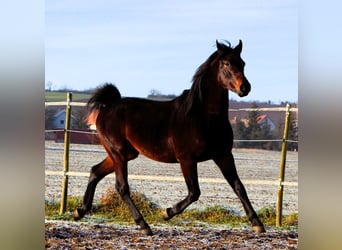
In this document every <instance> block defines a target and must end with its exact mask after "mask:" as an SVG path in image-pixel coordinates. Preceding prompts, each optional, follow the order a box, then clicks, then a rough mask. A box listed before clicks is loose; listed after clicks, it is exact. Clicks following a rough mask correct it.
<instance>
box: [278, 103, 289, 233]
mask: <svg viewBox="0 0 342 250" xmlns="http://www.w3.org/2000/svg"><path fill="white" fill-rule="evenodd" d="M290 108H291V105H290V104H288V103H287V104H286V113H285V126H284V133H283V142H282V146H281V158H280V170H279V187H278V201H277V211H276V226H277V227H280V226H281V220H282V214H283V191H284V184H283V182H284V177H285V163H286V151H287V139H288V135H289V128H290Z"/></svg>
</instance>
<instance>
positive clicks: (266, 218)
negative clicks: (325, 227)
mask: <svg viewBox="0 0 342 250" xmlns="http://www.w3.org/2000/svg"><path fill="white" fill-rule="evenodd" d="M131 197H132V200H133V201H134V203H135V204H136V206H137V207H138V208H139V211H140V212H141V214H142V215H143V216H144V218H145V220H146V221H147V222H148V223H149V224H151V225H175V226H198V225H205V224H209V225H230V226H232V227H246V225H247V226H248V225H249V221H248V220H247V218H246V216H239V215H238V214H237V213H235V212H234V211H231V210H229V209H227V208H225V207H223V206H213V207H208V208H205V209H203V210H199V209H187V210H185V211H184V212H183V213H182V214H180V215H178V216H175V217H174V218H173V219H171V220H170V221H167V222H166V221H164V220H163V219H162V217H163V216H162V214H163V212H164V208H163V209H162V208H160V207H159V206H158V205H157V204H155V203H153V202H151V201H150V200H149V199H148V198H147V197H146V196H145V195H143V194H140V193H136V192H132V193H131ZM81 203H82V198H80V197H68V201H67V210H68V212H66V213H65V214H63V215H59V203H58V202H45V216H46V218H47V219H54V220H72V212H73V211H74V210H75V209H76V208H77V207H78V206H79V205H80V204H81ZM258 215H259V218H260V220H261V221H262V222H263V223H264V224H265V226H266V227H274V226H275V220H276V212H275V209H274V208H272V207H265V208H263V209H261V210H260V211H258ZM89 218H91V220H95V221H104V222H115V223H134V221H133V218H132V216H131V214H130V211H129V210H128V208H127V206H126V204H125V203H124V202H123V201H122V199H121V197H120V195H119V194H118V193H117V192H116V191H114V190H113V189H108V190H107V191H106V193H105V195H104V196H103V197H102V198H101V200H100V202H99V203H97V204H94V206H93V208H92V211H91V212H90V213H89V215H87V220H88V219H89ZM297 227H298V213H295V214H291V215H286V216H283V218H282V229H296V228H297Z"/></svg>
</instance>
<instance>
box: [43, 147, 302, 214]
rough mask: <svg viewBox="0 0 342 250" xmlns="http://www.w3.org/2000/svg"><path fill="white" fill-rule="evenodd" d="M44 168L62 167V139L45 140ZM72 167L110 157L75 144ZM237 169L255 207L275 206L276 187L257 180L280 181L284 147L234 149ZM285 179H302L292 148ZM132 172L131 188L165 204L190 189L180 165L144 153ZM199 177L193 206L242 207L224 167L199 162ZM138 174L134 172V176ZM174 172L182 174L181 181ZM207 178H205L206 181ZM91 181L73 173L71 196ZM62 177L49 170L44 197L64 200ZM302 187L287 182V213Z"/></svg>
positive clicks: (103, 185)
mask: <svg viewBox="0 0 342 250" xmlns="http://www.w3.org/2000/svg"><path fill="white" fill-rule="evenodd" d="M45 147H46V149H45V169H46V170H53V171H62V170H63V144H61V143H54V142H51V141H46V143H45ZM70 149H71V152H70V163H69V165H70V166H69V171H72V172H86V173H88V172H89V171H90V168H91V166H93V165H95V164H97V163H98V162H100V161H101V160H103V159H104V157H105V156H106V154H105V152H104V150H103V148H102V147H101V146H99V145H77V144H72V145H71V148H70ZM233 153H234V156H235V160H236V165H237V170H238V173H239V176H240V178H241V180H242V182H244V183H245V187H246V189H247V192H248V195H249V197H250V200H251V202H252V204H253V205H254V208H255V210H260V209H262V208H263V207H265V206H270V207H275V206H276V201H277V196H276V194H277V188H278V187H277V186H276V185H269V184H254V182H255V181H256V180H258V181H277V180H278V179H279V177H278V175H279V159H280V152H275V151H265V150H247V149H236V150H234V151H233ZM285 172H286V174H285V181H288V182H298V153H297V152H288V155H287V164H286V171H285ZM128 173H129V175H130V176H132V177H133V178H130V179H129V183H130V187H131V190H132V191H138V192H142V193H144V194H145V195H146V196H147V197H148V198H149V199H151V200H152V201H153V202H154V203H156V204H158V205H159V206H161V207H164V208H165V207H169V206H171V205H173V204H174V203H175V202H177V201H179V200H180V199H182V198H184V197H185V196H186V194H187V188H186V185H185V182H184V181H183V177H182V173H181V170H180V167H179V164H165V163H159V162H155V161H151V160H149V159H147V158H146V157H143V156H139V157H138V158H137V159H135V160H133V161H131V162H129V164H128ZM198 174H199V178H200V187H201V193H202V195H201V197H200V199H199V200H198V201H197V202H196V203H194V204H193V205H191V208H200V209H204V208H205V207H208V206H215V205H222V206H225V207H227V208H230V209H233V210H235V211H237V212H239V213H240V212H242V213H243V209H242V205H241V203H240V201H239V200H238V198H237V197H236V195H235V194H234V193H233V191H232V189H231V187H230V186H229V185H228V184H227V183H226V182H225V180H224V178H223V176H222V174H221V173H220V171H219V169H218V168H217V167H216V166H215V164H214V163H213V162H212V161H206V162H202V163H199V164H198ZM134 176H135V177H134ZM137 176H138V177H139V176H159V177H160V178H162V179H163V176H165V177H169V178H165V179H170V180H151V179H142V178H137ZM175 177H179V178H177V179H176V180H174V179H175ZM203 178H210V179H214V180H218V183H215V182H210V181H206V179H203ZM202 179H203V181H201V180H202ZM87 181H88V174H86V176H71V177H69V189H68V195H71V196H83V194H84V191H85V188H86V185H87ZM61 185H62V177H61V176H58V175H57V176H56V175H46V178H45V199H46V200H59V199H60V197H61ZM107 188H114V176H113V175H109V176H107V177H106V178H104V179H103V180H102V181H101V182H100V183H99V184H98V187H97V190H96V193H95V201H97V200H99V199H100V198H101V197H102V196H103V195H104V194H105V192H106V190H107ZM297 199H298V187H297V186H285V189H284V202H283V209H284V214H289V213H293V212H296V211H298V200H297Z"/></svg>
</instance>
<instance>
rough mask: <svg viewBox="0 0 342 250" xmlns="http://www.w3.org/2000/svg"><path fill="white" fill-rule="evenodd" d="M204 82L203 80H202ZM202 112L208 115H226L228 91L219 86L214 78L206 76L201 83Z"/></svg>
mask: <svg viewBox="0 0 342 250" xmlns="http://www.w3.org/2000/svg"><path fill="white" fill-rule="evenodd" d="M203 80H204V79H203ZM202 84H203V86H202V88H203V91H204V95H203V101H202V105H203V106H202V110H203V112H204V113H207V114H208V115H223V116H227V115H228V90H226V89H224V88H222V87H221V86H219V84H218V82H217V80H216V77H214V76H212V75H208V76H207V77H206V78H205V80H204V81H203V82H202Z"/></svg>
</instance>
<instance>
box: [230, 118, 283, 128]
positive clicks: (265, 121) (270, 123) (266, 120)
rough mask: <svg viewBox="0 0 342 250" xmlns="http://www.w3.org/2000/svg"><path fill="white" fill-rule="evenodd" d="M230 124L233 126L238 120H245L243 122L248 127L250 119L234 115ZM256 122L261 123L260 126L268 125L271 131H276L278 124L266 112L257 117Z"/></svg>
mask: <svg viewBox="0 0 342 250" xmlns="http://www.w3.org/2000/svg"><path fill="white" fill-rule="evenodd" d="M229 121H230V124H231V125H232V126H234V125H236V124H237V122H238V121H241V122H243V124H244V125H245V127H246V128H247V127H248V126H249V120H248V118H241V119H238V117H237V116H234V118H233V119H231V120H229ZM256 122H257V124H259V125H260V127H263V126H265V125H268V126H269V127H270V130H271V131H274V130H275V129H276V125H275V124H274V122H273V121H272V119H271V118H270V117H269V116H268V115H266V114H261V115H259V116H258V117H257V118H256Z"/></svg>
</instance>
